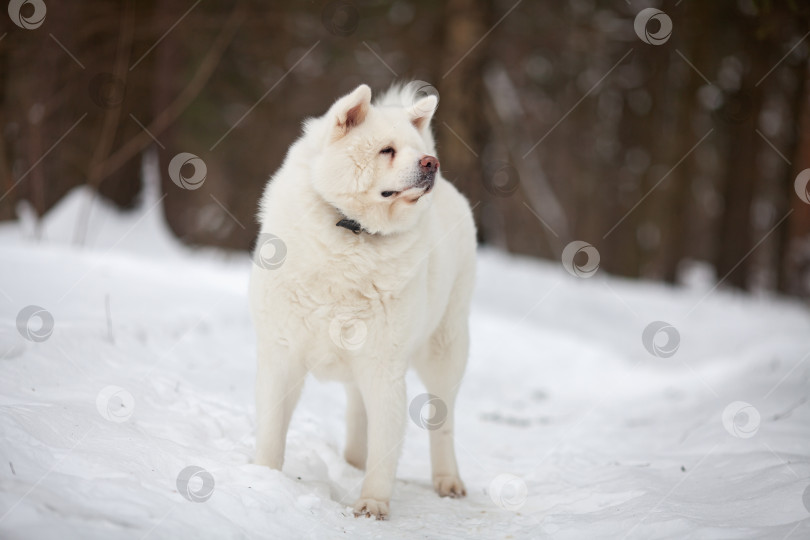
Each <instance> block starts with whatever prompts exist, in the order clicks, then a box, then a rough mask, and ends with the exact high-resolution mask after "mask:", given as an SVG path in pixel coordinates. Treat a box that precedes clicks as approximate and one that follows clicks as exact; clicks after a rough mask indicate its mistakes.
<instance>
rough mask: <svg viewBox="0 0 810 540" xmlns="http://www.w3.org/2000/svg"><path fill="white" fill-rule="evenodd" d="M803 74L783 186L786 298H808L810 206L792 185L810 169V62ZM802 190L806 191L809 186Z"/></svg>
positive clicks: (783, 285)
mask: <svg viewBox="0 0 810 540" xmlns="http://www.w3.org/2000/svg"><path fill="white" fill-rule="evenodd" d="M802 73H803V75H802V78H803V80H802V90H801V93H800V98H799V105H798V111H799V115H798V134H797V140H796V148H795V152H794V157H793V169H792V174H791V175H790V177H789V178H788V179H787V181H786V182H785V186H784V187H785V191H786V192H787V200H788V203H787V204H788V207H789V208H790V209H792V210H793V213H792V214H791V215H790V217H789V218H788V221H787V223H786V225H785V227H784V228H783V234H782V236H781V238H780V250H779V251H780V257H781V263H782V265H781V266H782V268H781V272H780V273H779V282H778V287H779V290H780V291H782V292H786V293H789V294H796V295H801V296H810V204H808V203H807V202H805V201H803V200H802V199H801V198H800V197H799V194H798V193H796V186H795V183H794V182H795V180H794V179H795V178H796V177H797V176H798V174H799V173H800V172H801V171H803V170H805V169H808V168H810V62H808V61H805V68H804V69H803V70H802ZM801 187H802V186H799V188H801ZM804 188H805V190H806V191H807V190H808V189H810V185H806V186H804ZM808 196H810V195H808Z"/></svg>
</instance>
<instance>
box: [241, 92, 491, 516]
mask: <svg viewBox="0 0 810 540" xmlns="http://www.w3.org/2000/svg"><path fill="white" fill-rule="evenodd" d="M370 99H371V91H370V89H369V88H368V87H367V86H365V85H361V86H360V87H358V88H357V89H356V90H354V91H353V92H352V93H350V94H348V95H347V96H344V97H343V98H340V99H339V100H337V101H336V102H335V104H334V105H333V106H332V107H331V108H330V109H329V111H328V112H327V113H326V114H325V115H324V116H322V117H320V118H316V119H310V120H308V121H307V122H306V123H305V129H304V134H303V135H302V137H301V138H299V139H298V140H297V141H296V142H295V143H294V144H293V145H292V147H291V148H290V150H289V153H288V154H287V157H286V159H285V160H284V163H283V165H282V166H281V168H280V169H279V170H278V172H277V173H276V174H275V175H274V176H273V178H272V179H271V181H270V182H269V183H268V185H267V188H266V190H265V192H264V195H263V197H262V201H261V211H260V216H259V218H260V222H261V231H262V233H269V234H273V235H275V236H277V237H279V238H281V239H282V241H283V242H284V244H285V245H286V248H287V256H286V259H285V260H284V262H283V264H281V265H280V266H279V267H277V268H274V269H265V268H261V267H259V266H254V269H253V273H252V276H251V283H250V301H251V311H252V315H253V320H254V323H255V326H256V332H257V347H258V373H257V380H256V405H257V422H258V431H257V442H256V446H257V448H256V463H258V464H262V465H267V466H269V467H272V468H275V469H280V468H281V466H282V462H283V459H284V445H285V439H286V434H287V427H288V425H289V422H290V417H291V416H292V413H293V409H294V407H295V405H296V402H297V400H298V397H299V395H300V392H301V388H302V385H303V382H304V379H305V377H306V374H307V373H309V372H311V373H313V374H314V375H315V376H316V377H318V378H319V379H330V380H339V381H342V382H343V383H344V384H345V386H346V390H347V396H348V408H347V409H348V410H347V442H346V450H345V457H346V459H347V461H348V462H349V463H351V464H353V465H355V466H357V467H358V468H365V470H366V476H365V480H364V482H363V486H362V489H361V494H360V499H359V500H358V501H357V502H356V503H355V504H354V509H355V515H367V516H374V517H376V518H378V519H384V518H385V517H386V516H387V515H388V505H389V501H390V498H391V493H392V490H393V486H394V478H395V473H396V467H397V461H398V458H399V452H400V447H401V443H402V438H403V435H404V432H405V422H406V418H407V407H408V404H407V402H406V392H405V379H404V376H405V372H406V370H407V368H408V366H409V365H411V366H413V367H415V369H416V370H417V372H418V373H419V375H420V377H421V378H422V380H423V381H424V383H425V386H426V388H427V391H428V392H429V393H431V394H434V395H436V396H438V397H439V398H440V399H442V400H443V401H444V403H445V404H446V405H447V411H448V413H447V414H448V416H447V419H446V421H445V422H444V424H443V425H442V426H441V427H440V428H439V429H436V430H432V431H430V453H431V464H432V470H433V483H434V487H435V489H436V490H437V491H438V493H439V494H440V495H442V496H444V495H450V496H461V495H463V494H464V486H463V484H462V482H461V479H460V478H459V473H458V467H457V465H456V458H455V450H454V447H453V423H454V422H453V410H454V407H453V405H454V401H455V396H456V392H457V390H458V385H459V383H460V380H461V376H462V374H463V371H464V367H465V364H466V359H467V351H468V341H469V335H468V326H467V319H468V314H469V304H470V295H471V292H472V286H473V280H474V266H475V227H474V224H473V220H472V214H471V211H470V207H469V204H468V203H467V200H466V199H465V198H464V197H463V196H462V195H461V194H460V193H459V192H458V191H457V190H456V189H455V187H453V185H451V184H450V183H449V182H447V181H446V180H445V179H444V178H442V177H441V174H440V173H439V174H437V175H436V178H435V184H434V187H433V189H432V191H429V192H427V193H426V192H425V189H423V188H422V189H420V188H414V187H413V186H412V185H411V184H413V182H415V179H417V178H419V165H418V163H419V159H420V158H421V157H423V156H425V155H431V156H435V155H436V154H435V146H434V143H433V137H432V135H431V133H430V119H431V116H432V114H433V109H434V108H435V106H436V101H435V98H433V97H429V98H425V99H423V100H421V101H420V102H418V103H416V104H411V101H410V99H411V98H410V96H409V94H408V92H407V87H395V88H393V89H392V90H390V91H389V92H388V93H387V94H385V95H384V96H383V99H382V100H380V101H379V102H377V103H375V104H374V105H372V104H371V102H370ZM388 145H390V146H393V147H394V148H395V149H396V155H395V157H394V158H393V159H391V157H390V155H387V154H380V150H381V149H382V148H384V147H385V146H388ZM382 191H401V193H400V194H399V195H397V196H394V197H389V198H384V197H382V196H381V192H382ZM344 215H345V216H346V217H348V218H351V219H354V220H356V221H358V222H359V223H360V224H361V225H362V226H363V227H364V228H365V229H366V231H365V232H362V233H361V234H357V235H356V234H354V233H352V232H351V231H349V230H347V229H345V228H342V227H337V226H335V224H336V223H337V222H338V221H339V220H340V219H341V218H342V217H344Z"/></svg>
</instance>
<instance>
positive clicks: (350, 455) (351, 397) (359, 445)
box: [343, 383, 368, 469]
mask: <svg viewBox="0 0 810 540" xmlns="http://www.w3.org/2000/svg"><path fill="white" fill-rule="evenodd" d="M367 424H368V421H367V417H366V406H365V405H364V404H363V395H362V394H361V393H360V390H359V389H358V388H357V385H356V384H354V383H347V384H346V450H345V452H344V453H343V456H344V457H345V458H346V461H347V462H349V464H351V465H354V466H355V467H357V468H358V469H365V468H366V453H367V450H368V436H367V431H368V425H367Z"/></svg>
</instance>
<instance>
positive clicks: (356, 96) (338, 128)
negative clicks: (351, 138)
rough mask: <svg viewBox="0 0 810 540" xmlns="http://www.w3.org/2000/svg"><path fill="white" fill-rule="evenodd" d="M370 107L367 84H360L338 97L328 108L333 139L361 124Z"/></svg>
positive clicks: (369, 94)
mask: <svg viewBox="0 0 810 540" xmlns="http://www.w3.org/2000/svg"><path fill="white" fill-rule="evenodd" d="M370 107H371V88H369V87H368V85H367V84H361V85H360V86H358V87H357V88H355V89H354V90H353V91H352V92H351V93H350V94H347V95H345V96H343V97H342V98H340V99H338V100H337V101H336V102H335V104H334V105H332V108H331V109H330V110H329V116H330V117H331V118H332V119H333V120H332V121H333V122H334V135H335V139H339V138H340V137H342V136H344V135H345V134H346V133H348V132H349V131H350V130H351V129H352V128H353V127H355V126H359V125H360V124H362V123H363V120H365V119H366V115H367V114H368V110H369V108H370Z"/></svg>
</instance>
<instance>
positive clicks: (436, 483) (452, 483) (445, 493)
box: [433, 476, 467, 499]
mask: <svg viewBox="0 0 810 540" xmlns="http://www.w3.org/2000/svg"><path fill="white" fill-rule="evenodd" d="M433 489H435V490H436V493H438V494H439V496H440V497H453V498H454V499H455V498H457V497H464V496H465V495H467V490H466V489H464V482H462V481H461V478H459V477H458V476H434V477H433Z"/></svg>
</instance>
